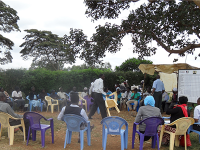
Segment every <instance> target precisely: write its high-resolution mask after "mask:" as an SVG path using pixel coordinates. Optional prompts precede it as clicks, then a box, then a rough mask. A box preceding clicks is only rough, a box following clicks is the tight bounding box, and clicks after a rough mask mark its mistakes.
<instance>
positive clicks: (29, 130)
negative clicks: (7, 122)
mask: <svg viewBox="0 0 200 150" xmlns="http://www.w3.org/2000/svg"><path fill="white" fill-rule="evenodd" d="M30 132H31V128H30V127H29V129H28V136H27V142H26V145H28V142H29V136H30Z"/></svg>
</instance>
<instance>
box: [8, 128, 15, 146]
mask: <svg viewBox="0 0 200 150" xmlns="http://www.w3.org/2000/svg"><path fill="white" fill-rule="evenodd" d="M13 141H14V127H12V126H10V139H9V145H13Z"/></svg>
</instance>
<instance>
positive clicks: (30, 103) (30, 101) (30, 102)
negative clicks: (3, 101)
mask: <svg viewBox="0 0 200 150" xmlns="http://www.w3.org/2000/svg"><path fill="white" fill-rule="evenodd" d="M26 99H27V100H28V101H29V107H30V110H29V111H30V112H31V110H32V106H33V103H32V100H30V99H29V96H26ZM38 101H40V110H41V112H42V109H43V103H42V102H41V99H38Z"/></svg>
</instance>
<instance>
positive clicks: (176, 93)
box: [169, 88, 178, 107]
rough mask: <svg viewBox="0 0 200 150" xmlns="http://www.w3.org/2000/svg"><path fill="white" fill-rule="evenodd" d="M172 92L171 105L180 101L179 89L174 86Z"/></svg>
mask: <svg viewBox="0 0 200 150" xmlns="http://www.w3.org/2000/svg"><path fill="white" fill-rule="evenodd" d="M172 92H173V95H172V101H171V104H170V106H169V107H171V106H173V105H175V104H177V103H178V90H177V88H173V90H172Z"/></svg>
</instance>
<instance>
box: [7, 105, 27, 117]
mask: <svg viewBox="0 0 200 150" xmlns="http://www.w3.org/2000/svg"><path fill="white" fill-rule="evenodd" d="M6 113H8V114H10V115H11V116H13V117H15V118H23V116H22V115H19V114H16V113H15V112H14V110H13V109H12V108H11V107H10V105H9V104H7V107H6Z"/></svg>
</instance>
